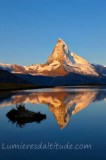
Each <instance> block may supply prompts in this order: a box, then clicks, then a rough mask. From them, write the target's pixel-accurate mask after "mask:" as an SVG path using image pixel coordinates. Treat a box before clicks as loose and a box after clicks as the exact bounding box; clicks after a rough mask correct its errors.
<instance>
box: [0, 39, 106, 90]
mask: <svg viewBox="0 0 106 160" xmlns="http://www.w3.org/2000/svg"><path fill="white" fill-rule="evenodd" d="M4 75H5V76H4ZM1 82H5V83H7V82H8V83H16V84H18V83H20V84H30V85H36V86H64V85H65V86H67V85H99V84H101V85H102V84H106V67H105V66H102V65H98V64H90V63H89V62H87V61H86V60H85V59H83V58H81V57H79V56H78V55H76V54H75V53H73V52H70V51H69V49H68V47H67V45H66V44H65V42H64V41H63V40H61V39H58V40H57V43H56V45H55V47H54V49H53V51H52V53H51V54H50V56H49V57H48V60H47V62H46V63H44V64H33V65H30V66H20V65H17V64H3V63H0V83H1ZM0 88H1V87H0Z"/></svg>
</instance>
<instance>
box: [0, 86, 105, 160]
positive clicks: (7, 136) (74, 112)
mask: <svg viewBox="0 0 106 160" xmlns="http://www.w3.org/2000/svg"><path fill="white" fill-rule="evenodd" d="M20 104H21V105H24V110H27V111H28V112H29V113H30V111H32V112H33V113H36V115H37V118H36V119H31V120H30V119H29V118H28V117H27V119H26V118H25V117H23V118H22V117H21V119H15V120H13V119H12V118H10V117H8V116H7V114H8V113H10V111H11V110H13V109H15V110H16V109H17V106H18V105H20ZM32 112H31V113H32ZM42 115H43V117H42ZM13 146H15V147H16V148H14V147H13ZM12 147H13V148H12ZM14 159H15V160H18V159H20V160H21V159H22V160H24V159H26V160H35V159H37V160H42V159H55V160H56V159H61V160H67V159H72V160H80V159H81V160H82V159H84V160H93V159H102V160H105V159H106V89H105V88H95V87H94V88H86V87H83V88H80V87H79V88H78V87H76V88H72V87H64V88H54V89H53V88H49V89H37V90H26V91H12V92H1V93H0V160H14Z"/></svg>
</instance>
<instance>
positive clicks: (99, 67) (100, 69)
mask: <svg viewBox="0 0 106 160" xmlns="http://www.w3.org/2000/svg"><path fill="white" fill-rule="evenodd" d="M92 65H93V67H94V68H95V70H96V72H98V73H99V74H100V75H104V76H106V66H103V65H99V64H92Z"/></svg>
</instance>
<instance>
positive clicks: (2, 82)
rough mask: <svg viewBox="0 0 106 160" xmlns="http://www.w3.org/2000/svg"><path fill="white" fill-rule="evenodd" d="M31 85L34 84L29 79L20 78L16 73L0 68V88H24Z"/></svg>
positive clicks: (31, 86)
mask: <svg viewBox="0 0 106 160" xmlns="http://www.w3.org/2000/svg"><path fill="white" fill-rule="evenodd" d="M33 87H34V86H33V85H32V84H31V83H30V82H29V81H27V80H25V79H23V78H20V77H19V76H18V75H16V74H12V73H10V72H9V71H7V70H3V69H0V90H8V89H9V90H11V89H26V88H33ZM36 87H37V85H36Z"/></svg>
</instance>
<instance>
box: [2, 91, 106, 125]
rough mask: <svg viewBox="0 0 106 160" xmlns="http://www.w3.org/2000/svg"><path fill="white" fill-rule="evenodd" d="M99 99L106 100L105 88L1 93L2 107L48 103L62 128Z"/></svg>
mask: <svg viewBox="0 0 106 160" xmlns="http://www.w3.org/2000/svg"><path fill="white" fill-rule="evenodd" d="M97 100H98V101H100V100H106V90H105V89H98V88H93V89H90V88H82V89H81V88H79V89H77V88H75V89H73V88H54V89H39V90H27V91H17V92H3V93H0V107H5V106H10V105H17V104H21V103H24V104H26V103H32V104H45V105H47V106H48V108H49V111H50V112H52V114H53V116H54V117H55V119H56V121H57V123H58V125H59V127H60V128H64V127H65V126H66V125H67V123H68V121H69V119H70V116H72V115H74V114H76V113H77V112H79V111H80V110H82V109H84V108H85V107H87V106H88V105H89V104H90V103H91V102H95V101H97Z"/></svg>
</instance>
